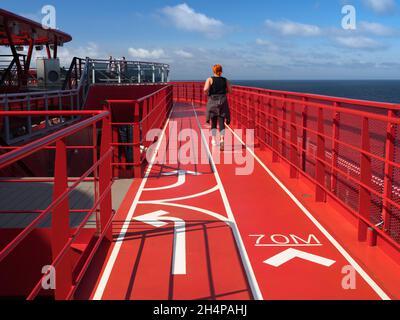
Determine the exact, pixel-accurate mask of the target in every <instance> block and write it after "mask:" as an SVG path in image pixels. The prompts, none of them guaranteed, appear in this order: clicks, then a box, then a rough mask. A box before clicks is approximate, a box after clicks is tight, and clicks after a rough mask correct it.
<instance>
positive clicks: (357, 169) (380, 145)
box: [174, 82, 400, 249]
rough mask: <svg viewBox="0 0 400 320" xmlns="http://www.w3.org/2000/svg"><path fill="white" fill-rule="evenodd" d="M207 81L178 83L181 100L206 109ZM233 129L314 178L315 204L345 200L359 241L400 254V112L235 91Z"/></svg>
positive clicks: (296, 173) (294, 171)
mask: <svg viewBox="0 0 400 320" xmlns="http://www.w3.org/2000/svg"><path fill="white" fill-rule="evenodd" d="M203 86H204V84H203V83H197V82H177V83H174V98H175V100H176V101H194V102H196V103H205V102H206V100H207V97H206V96H205V95H204V93H203ZM229 101H230V106H231V113H232V124H233V126H235V127H237V128H242V129H255V134H256V138H257V141H258V144H259V145H260V148H261V149H263V148H265V147H267V148H269V149H270V150H271V151H272V152H273V161H274V162H278V161H281V160H282V161H284V162H286V163H287V164H288V165H289V166H290V177H291V178H298V177H300V175H301V176H304V177H307V178H308V179H309V180H311V181H312V182H313V183H314V184H315V186H316V189H315V199H316V201H318V202H321V201H326V199H327V196H330V197H331V198H332V199H335V200H336V201H338V202H339V203H340V204H341V205H343V206H344V207H345V208H346V209H347V210H349V211H350V212H351V213H352V214H353V215H354V216H355V217H356V218H357V219H358V220H359V226H358V239H359V240H360V241H367V240H368V242H369V243H370V244H371V245H375V244H376V242H377V236H380V237H382V238H383V239H385V240H387V241H388V242H389V243H390V244H392V245H393V246H394V247H395V248H397V249H399V248H400V245H399V243H400V130H399V128H400V126H399V125H400V118H399V114H400V106H399V105H395V104H388V103H379V102H372V101H360V100H351V99H345V98H335V97H326V96H319V95H312V94H302V93H293V92H283V91H273V90H266V89H258V88H248V87H240V86H234V87H233V94H231V95H230V97H229Z"/></svg>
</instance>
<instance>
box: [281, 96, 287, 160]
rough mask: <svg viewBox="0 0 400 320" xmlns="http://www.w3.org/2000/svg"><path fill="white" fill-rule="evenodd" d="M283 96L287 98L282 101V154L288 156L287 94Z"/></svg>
mask: <svg viewBox="0 0 400 320" xmlns="http://www.w3.org/2000/svg"><path fill="white" fill-rule="evenodd" d="M283 98H284V99H285V100H283V101H282V131H281V139H282V141H281V155H282V157H284V158H286V156H287V155H286V139H287V135H286V128H287V124H286V120H287V117H286V110H287V109H286V95H283Z"/></svg>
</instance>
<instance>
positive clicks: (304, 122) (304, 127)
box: [301, 97, 308, 172]
mask: <svg viewBox="0 0 400 320" xmlns="http://www.w3.org/2000/svg"><path fill="white" fill-rule="evenodd" d="M302 101H303V111H302V113H301V122H302V144H301V148H302V151H301V169H302V170H303V171H304V172H306V170H307V139H308V132H307V125H308V106H307V98H305V97H303V98H302Z"/></svg>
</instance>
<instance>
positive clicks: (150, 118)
mask: <svg viewBox="0 0 400 320" xmlns="http://www.w3.org/2000/svg"><path fill="white" fill-rule="evenodd" d="M172 88H173V87H172V86H171V85H168V86H165V87H163V88H161V89H160V90H158V91H157V92H155V93H152V94H150V95H148V96H145V97H143V98H141V99H138V100H107V101H106V106H105V109H106V110H109V111H110V112H111V117H112V123H111V126H112V131H113V133H112V137H113V142H112V146H113V147H114V155H113V168H114V173H113V174H114V177H120V178H122V177H125V178H126V177H133V176H134V177H142V175H143V168H144V165H145V162H146V154H145V151H146V148H147V147H149V146H150V145H151V143H152V142H151V141H147V139H146V136H147V134H148V133H149V131H150V130H152V129H159V128H161V127H162V125H163V124H164V123H165V120H166V119H167V118H168V114H169V112H170V111H171V108H172V104H173V96H172V94H173V89H172ZM121 130H125V131H124V135H125V136H126V141H123V139H121ZM130 168H133V172H132V169H130Z"/></svg>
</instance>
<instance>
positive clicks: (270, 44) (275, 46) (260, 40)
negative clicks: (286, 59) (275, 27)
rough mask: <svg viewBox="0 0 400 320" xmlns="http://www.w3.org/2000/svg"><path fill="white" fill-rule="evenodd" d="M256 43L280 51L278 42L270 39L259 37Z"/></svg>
mask: <svg viewBox="0 0 400 320" xmlns="http://www.w3.org/2000/svg"><path fill="white" fill-rule="evenodd" d="M256 44H258V45H259V46H262V47H265V48H267V49H268V50H270V51H278V50H279V47H278V46H277V45H276V44H274V43H273V42H271V41H268V40H263V39H257V40H256Z"/></svg>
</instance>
